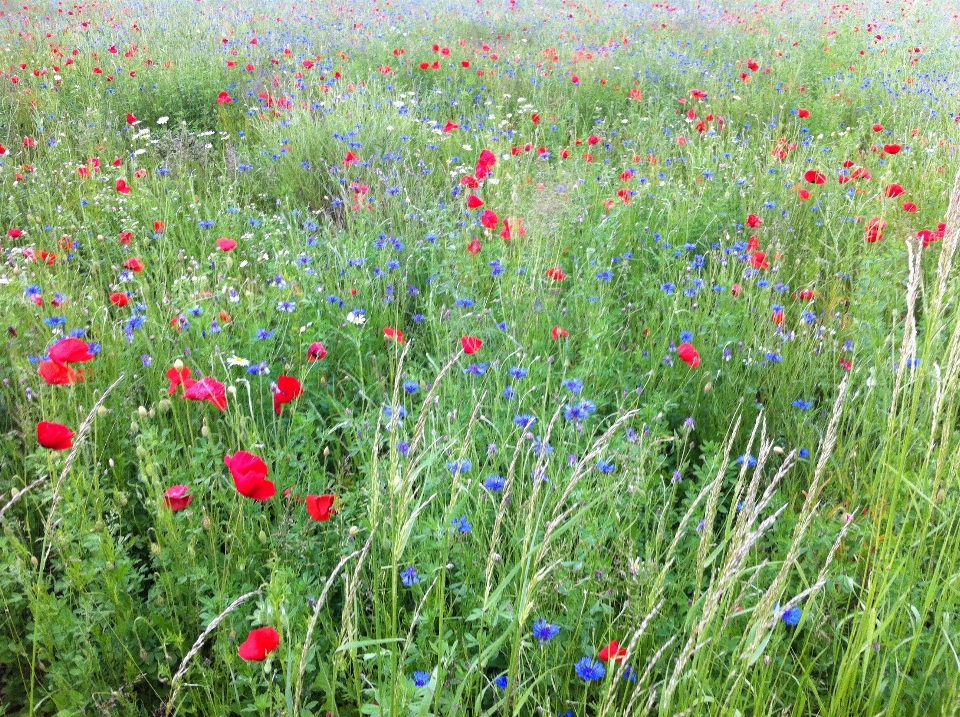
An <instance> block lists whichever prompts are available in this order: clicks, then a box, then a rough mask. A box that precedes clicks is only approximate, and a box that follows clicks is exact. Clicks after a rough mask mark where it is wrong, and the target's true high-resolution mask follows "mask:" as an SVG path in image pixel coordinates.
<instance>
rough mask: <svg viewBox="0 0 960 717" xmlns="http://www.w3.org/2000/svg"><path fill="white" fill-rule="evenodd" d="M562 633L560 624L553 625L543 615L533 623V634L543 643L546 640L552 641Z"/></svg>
mask: <svg viewBox="0 0 960 717" xmlns="http://www.w3.org/2000/svg"><path fill="white" fill-rule="evenodd" d="M559 634H560V626H559V625H552V624H550V623H549V622H547V621H546V620H544V619H543V618H542V617H541V618H540V619H539V620H537V621H536V622H535V623H533V636H534V637H535V638H536V639H538V640H540V644H541V645H542V644H543V643H545V642H550V640H552V639H553V638H555V637H556V636H557V635H559Z"/></svg>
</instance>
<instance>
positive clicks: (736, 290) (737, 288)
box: [730, 284, 743, 298]
mask: <svg viewBox="0 0 960 717" xmlns="http://www.w3.org/2000/svg"><path fill="white" fill-rule="evenodd" d="M741 291H743V287H742V286H740V284H734V285H733V286H732V287H730V293H731V294H733V298H737V297H738V296H740V292H741Z"/></svg>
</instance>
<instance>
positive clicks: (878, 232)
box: [863, 217, 887, 244]
mask: <svg viewBox="0 0 960 717" xmlns="http://www.w3.org/2000/svg"><path fill="white" fill-rule="evenodd" d="M886 228H887V223H886V222H885V221H883V219H880V218H879V217H874V218H873V219H871V220H870V221H868V222H867V228H866V229H865V230H864V232H863V240H864V241H865V242H867V243H868V244H873V243H874V242H877V241H880V240H881V239H883V230H884V229H886Z"/></svg>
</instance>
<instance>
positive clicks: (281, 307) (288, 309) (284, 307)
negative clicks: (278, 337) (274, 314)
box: [277, 301, 297, 314]
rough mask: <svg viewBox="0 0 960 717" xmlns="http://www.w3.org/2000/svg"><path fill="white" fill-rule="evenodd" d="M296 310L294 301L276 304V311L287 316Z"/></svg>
mask: <svg viewBox="0 0 960 717" xmlns="http://www.w3.org/2000/svg"><path fill="white" fill-rule="evenodd" d="M296 310H297V303H296V302H295V301H281V302H279V303H278V304H277V311H283V312H285V313H287V314H292V313H293V312H294V311H296Z"/></svg>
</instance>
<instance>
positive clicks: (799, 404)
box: [793, 398, 813, 411]
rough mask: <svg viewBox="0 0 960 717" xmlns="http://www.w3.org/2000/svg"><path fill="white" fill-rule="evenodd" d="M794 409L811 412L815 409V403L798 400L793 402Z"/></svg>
mask: <svg viewBox="0 0 960 717" xmlns="http://www.w3.org/2000/svg"><path fill="white" fill-rule="evenodd" d="M793 407H794V408H799V409H800V410H801V411H809V410H810V409H811V408H813V402H812V401H804V400H803V399H802V398H798V399H797V400H796V401H794V402H793Z"/></svg>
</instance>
